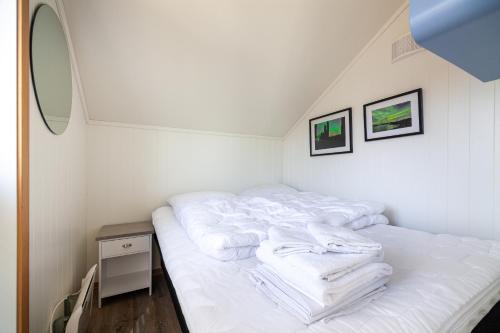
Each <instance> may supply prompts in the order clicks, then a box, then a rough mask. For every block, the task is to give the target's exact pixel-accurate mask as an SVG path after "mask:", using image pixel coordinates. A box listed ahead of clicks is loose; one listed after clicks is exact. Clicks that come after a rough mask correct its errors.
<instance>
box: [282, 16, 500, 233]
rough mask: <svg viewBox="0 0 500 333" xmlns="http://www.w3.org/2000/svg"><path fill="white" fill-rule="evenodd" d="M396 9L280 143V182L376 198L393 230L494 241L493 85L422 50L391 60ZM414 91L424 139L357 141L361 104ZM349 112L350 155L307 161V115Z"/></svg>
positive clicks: (498, 143)
mask: <svg viewBox="0 0 500 333" xmlns="http://www.w3.org/2000/svg"><path fill="white" fill-rule="evenodd" d="M408 31H409V27H408V12H407V11H404V12H403V13H402V14H401V15H400V16H399V17H397V18H396V19H395V20H394V22H393V23H392V24H391V25H390V26H389V27H388V29H387V30H386V31H385V32H384V33H383V34H381V35H380V37H379V38H378V39H376V40H375V42H374V43H373V44H371V45H370V46H369V47H368V48H367V49H366V52H364V53H363V54H362V55H361V57H359V58H358V60H357V61H356V62H355V63H354V64H353V66H351V67H350V68H349V69H348V70H347V71H346V72H345V75H343V76H342V78H341V79H340V80H338V81H337V82H336V83H334V84H333V85H332V86H331V89H330V90H328V91H327V92H326V93H325V94H324V95H323V97H322V98H320V99H319V100H318V101H317V103H316V104H315V105H314V106H313V107H312V109H311V112H310V113H309V114H308V115H307V116H306V117H304V118H303V119H302V120H301V121H300V122H299V123H298V125H297V126H296V127H295V128H294V129H293V130H292V131H291V132H290V133H289V135H288V136H287V137H286V139H285V142H284V181H285V182H286V183H289V184H291V185H294V186H297V187H299V188H301V189H304V190H315V191H319V192H324V193H331V194H335V195H338V196H341V197H346V198H364V199H374V200H379V201H382V202H385V203H386V204H387V206H388V209H389V216H390V218H391V220H392V222H393V223H394V224H396V225H401V226H406V227H410V228H416V229H422V230H429V231H433V232H450V233H454V234H460V235H472V236H478V237H482V238H496V239H500V82H499V81H497V82H491V83H486V84H485V83H481V82H480V81H478V80H477V79H475V78H473V77H471V76H470V75H468V74H466V73H464V72H463V71H461V70H460V69H458V68H456V67H455V66H453V65H451V64H448V63H447V62H445V61H444V60H442V59H440V58H438V57H437V56H434V55H432V54H431V53H429V52H427V51H424V52H420V53H418V54H416V55H414V56H412V57H410V58H407V59H405V60H402V61H400V62H397V63H395V64H391V43H392V42H393V41H394V40H395V39H397V38H399V37H400V36H402V35H403V34H405V33H407V32H408ZM420 87H421V88H423V90H424V95H423V98H424V124H425V134H424V135H418V136H411V137H405V138H395V139H389V140H382V141H373V142H364V136H363V109H362V107H363V104H365V103H368V102H371V101H374V100H378V99H380V98H384V97H388V96H391V95H394V94H397V93H401V92H405V91H408V90H411V89H415V88H420ZM350 106H352V107H353V132H354V153H353V154H344V155H333V156H323V157H314V158H311V157H309V147H308V144H309V143H308V132H307V131H308V119H309V118H311V117H312V116H316V115H320V114H325V113H329V112H332V111H335V110H339V109H342V108H345V107H350Z"/></svg>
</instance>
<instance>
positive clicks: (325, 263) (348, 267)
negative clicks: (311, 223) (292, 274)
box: [255, 240, 384, 281]
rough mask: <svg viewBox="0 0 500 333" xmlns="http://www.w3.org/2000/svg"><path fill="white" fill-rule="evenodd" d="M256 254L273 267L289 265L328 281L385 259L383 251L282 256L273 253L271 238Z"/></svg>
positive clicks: (261, 245)
mask: <svg viewBox="0 0 500 333" xmlns="http://www.w3.org/2000/svg"><path fill="white" fill-rule="evenodd" d="M255 254H256V256H257V258H258V259H259V260H260V261H262V262H263V263H266V264H268V265H270V266H272V267H277V266H278V265H280V264H281V265H288V266H291V267H293V268H296V269H298V270H299V271H301V272H302V274H305V275H306V276H307V275H308V276H309V277H310V278H313V279H314V278H321V279H324V280H328V281H333V280H335V279H337V278H340V277H341V276H343V275H345V274H348V273H349V272H352V271H353V270H355V269H357V268H359V267H361V266H363V265H366V264H369V263H374V262H382V261H383V259H384V255H383V252H382V251H380V252H378V253H375V252H374V253H363V254H345V253H333V252H327V253H324V254H315V253H298V254H293V255H288V256H284V257H280V256H277V255H275V254H274V253H273V245H272V243H271V242H270V241H269V240H265V241H263V242H262V243H261V244H260V246H259V248H258V249H257V251H256V253H255Z"/></svg>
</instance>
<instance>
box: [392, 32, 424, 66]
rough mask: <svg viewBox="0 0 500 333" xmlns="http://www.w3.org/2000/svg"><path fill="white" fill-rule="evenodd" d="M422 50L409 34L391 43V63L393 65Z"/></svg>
mask: <svg viewBox="0 0 500 333" xmlns="http://www.w3.org/2000/svg"><path fill="white" fill-rule="evenodd" d="M422 50H423V49H422V48H421V47H420V46H419V45H418V44H417V43H416V42H415V40H414V39H413V37H412V36H411V34H406V35H404V36H403V37H401V38H399V39H398V40H396V41H395V42H394V43H392V62H393V63H394V62H396V61H399V60H401V59H403V58H406V57H409V56H410V55H413V54H415V53H417V52H419V51H422Z"/></svg>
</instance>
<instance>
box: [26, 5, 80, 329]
mask: <svg viewBox="0 0 500 333" xmlns="http://www.w3.org/2000/svg"><path fill="white" fill-rule="evenodd" d="M39 3H40V1H38V0H32V1H30V10H31V13H33V12H34V10H35V8H36V7H37V5H38V4H39ZM44 3H48V4H49V5H51V6H52V7H53V8H54V9H55V11H56V12H58V10H57V6H56V3H55V1H44ZM59 14H60V13H59ZM60 16H61V15H60ZM63 26H64V25H63ZM72 65H73V66H75V64H74V63H73V64H72ZM74 68H75V67H73V69H74ZM73 87H75V88H74V89H73V103H72V110H71V118H70V122H69V125H68V128H67V129H66V131H65V132H64V133H63V134H62V135H59V136H56V135H53V134H52V133H51V132H50V131H49V130H48V129H47V127H46V126H45V124H44V122H43V120H42V117H41V115H40V112H39V110H38V107H37V104H36V100H35V96H34V93H33V89H31V95H30V331H31V332H35V333H37V332H47V328H48V325H49V316H50V312H51V311H52V309H53V307H54V306H55V304H56V303H57V302H58V301H59V300H60V299H61V298H62V297H64V296H65V295H67V294H68V293H70V292H74V291H76V290H78V289H79V288H80V283H81V279H82V278H83V276H84V274H85V264H86V251H85V248H86V234H85V233H86V228H85V223H86V219H85V215H86V206H87V204H86V199H87V196H86V187H87V185H86V183H87V182H86V171H85V169H86V162H85V158H86V120H85V114H84V110H83V107H82V102H81V98H80V94H79V91H78V89H76V87H77V82H76V80H75V72H73Z"/></svg>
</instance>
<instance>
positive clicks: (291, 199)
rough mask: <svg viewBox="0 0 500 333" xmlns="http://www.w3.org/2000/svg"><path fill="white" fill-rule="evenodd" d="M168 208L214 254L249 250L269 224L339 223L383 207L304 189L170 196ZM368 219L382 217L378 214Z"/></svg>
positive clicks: (231, 256) (232, 256)
mask: <svg viewBox="0 0 500 333" xmlns="http://www.w3.org/2000/svg"><path fill="white" fill-rule="evenodd" d="M173 208H174V211H175V215H176V217H177V219H178V220H179V221H180V222H181V224H182V225H183V226H184V228H185V229H186V232H187V234H188V235H189V237H190V238H191V240H192V241H193V242H194V243H196V244H197V245H198V246H199V247H200V249H201V250H202V251H203V252H204V253H206V254H208V255H210V256H212V257H214V258H216V259H219V260H236V259H244V258H247V257H249V256H253V255H254V253H255V249H256V247H257V246H258V245H259V244H260V242H261V241H263V240H265V239H267V230H268V229H269V227H271V226H286V227H291V228H300V227H302V228H303V227H305V225H307V223H310V222H323V221H326V222H328V223H332V224H334V225H345V224H347V223H351V222H353V221H356V220H359V219H361V218H363V217H367V216H373V215H377V214H380V213H382V212H383V210H384V206H383V205H381V204H378V203H374V202H366V201H343V200H338V199H336V198H334V197H326V196H320V195H318V194H314V193H309V192H297V193H294V194H285V193H275V194H270V195H269V196H268V197H261V196H234V197H229V198H223V199H220V198H217V199H213V200H204V201H196V202H193V203H192V204H185V203H183V205H181V207H179V206H178V205H176V204H175V202H174V205H173ZM366 220H369V219H366ZM370 221H371V220H370ZM373 221H375V223H386V220H383V219H382V220H381V219H378V220H377V219H373ZM377 221H378V222H377Z"/></svg>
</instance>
